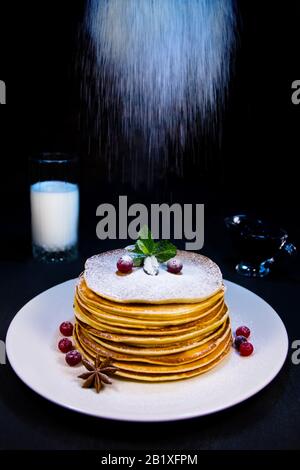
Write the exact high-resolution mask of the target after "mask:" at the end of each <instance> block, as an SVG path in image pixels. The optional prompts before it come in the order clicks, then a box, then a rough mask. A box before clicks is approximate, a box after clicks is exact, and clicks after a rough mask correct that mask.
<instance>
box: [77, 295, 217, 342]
mask: <svg viewBox="0 0 300 470" xmlns="http://www.w3.org/2000/svg"><path fill="white" fill-rule="evenodd" d="M224 308H225V304H224V300H220V301H219V302H218V303H217V304H216V305H214V306H213V307H212V308H211V309H210V310H209V311H208V312H207V314H206V315H203V316H202V315H201V316H200V318H197V319H196V320H193V319H189V318H187V319H185V322H184V323H181V324H179V325H178V324H175V325H170V324H167V325H166V326H164V323H163V322H161V323H162V324H161V325H160V326H149V324H147V325H145V327H143V325H142V324H141V322H140V323H139V324H138V325H133V326H135V327H133V328H131V327H129V326H124V325H122V326H118V325H116V324H115V323H113V324H111V323H109V319H108V318H105V317H104V318H103V317H101V318H99V317H98V316H95V315H93V313H92V312H89V311H88V310H87V309H86V308H84V307H83V306H82V305H79V304H78V303H77V300H76V299H75V301H74V312H75V316H76V318H77V319H78V321H80V322H82V323H85V324H86V325H88V326H90V327H91V328H95V329H96V330H99V331H100V332H103V333H105V334H106V333H120V334H121V335H122V337H123V336H124V335H126V334H127V335H128V334H129V335H133V336H143V335H145V336H149V331H151V335H152V336H168V335H175V334H183V333H187V332H189V331H193V330H196V329H197V330H199V328H200V327H201V325H202V324H204V323H207V322H208V321H213V320H214V319H216V318H217V317H218V316H219V315H220V312H222V311H223V310H224Z"/></svg>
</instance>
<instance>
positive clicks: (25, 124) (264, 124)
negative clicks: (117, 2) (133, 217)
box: [0, 0, 300, 449]
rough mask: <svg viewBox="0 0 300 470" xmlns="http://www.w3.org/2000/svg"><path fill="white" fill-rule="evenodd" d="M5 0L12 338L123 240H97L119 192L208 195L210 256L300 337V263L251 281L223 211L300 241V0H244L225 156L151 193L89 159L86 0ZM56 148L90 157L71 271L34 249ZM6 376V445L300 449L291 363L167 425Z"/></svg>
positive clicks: (3, 223)
mask: <svg viewBox="0 0 300 470" xmlns="http://www.w3.org/2000/svg"><path fill="white" fill-rule="evenodd" d="M3 3H4V2H2V4H1V12H0V79H1V80H4V81H5V82H6V86H7V105H5V106H0V136H1V138H0V156H1V166H0V197H1V199H0V200H1V203H0V206H1V219H0V241H1V245H0V260H1V270H0V276H1V283H0V284H1V290H2V293H1V299H3V305H2V307H3V323H2V325H1V338H0V339H4V337H5V332H6V330H7V327H8V324H9V322H10V320H11V318H12V317H13V315H14V313H16V312H17V310H18V309H19V308H20V307H21V306H22V305H23V304H24V303H25V301H27V300H29V299H30V298H31V297H32V296H33V295H35V294H37V293H38V292H41V291H42V290H44V289H45V288H47V287H50V286H51V285H55V284H56V283H58V282H61V281H63V280H66V279H69V278H70V277H74V276H76V274H77V273H78V272H80V270H81V269H82V263H83V261H84V259H85V257H86V256H88V255H90V254H93V253H95V252H96V251H102V250H104V249H107V248H108V247H110V246H116V245H115V244H114V243H110V242H99V241H98V240H97V239H96V234H95V226H96V217H95V210H96V207H97V205H98V204H100V203H102V202H111V201H114V200H115V198H116V197H117V196H118V195H119V194H128V195H129V196H130V198H131V200H132V201H137V202H143V201H146V202H150V201H152V200H159V201H166V202H169V201H173V202H174V201H179V202H185V201H191V202H194V203H205V205H206V237H205V240H206V241H205V246H204V253H206V254H208V255H210V256H212V257H213V258H214V259H215V260H216V261H217V262H218V263H219V264H220V266H221V268H222V270H223V272H224V274H225V276H226V277H227V278H229V279H231V280H235V281H236V282H238V283H240V284H244V285H246V286H247V287H249V288H251V289H252V290H254V291H255V292H257V293H259V294H260V295H262V297H264V298H265V299H266V300H268V301H269V302H270V303H271V304H272V305H273V306H274V307H275V308H276V309H277V310H278V311H279V313H280V314H281V315H282V317H283V318H284V321H285V322H286V324H287V328H288V331H289V334H290V336H291V339H296V338H297V337H299V334H300V325H299V320H298V318H297V315H298V307H297V300H298V296H297V293H298V292H299V266H298V260H296V261H295V260H294V261H293V262H291V263H290V264H289V263H285V262H283V263H282V265H281V266H279V268H278V270H276V271H275V272H274V273H273V275H272V276H271V277H270V278H268V279H264V280H247V281H246V280H244V279H241V278H239V277H238V276H237V275H236V274H235V273H234V271H233V259H232V256H233V254H232V253H231V251H230V246H229V245H228V244H227V239H226V234H225V231H224V227H223V223H222V217H223V216H224V215H226V214H229V213H233V212H243V211H245V210H249V211H251V212H255V213H257V214H266V215H268V216H269V217H272V218H273V219H274V220H276V221H278V223H280V224H281V225H283V226H284V227H285V228H287V230H288V231H289V233H290V235H291V239H292V240H293V241H294V242H295V243H297V242H298V245H299V239H300V231H299V222H298V220H299V205H298V204H299V197H298V192H299V189H298V188H299V172H298V165H297V164H298V156H299V134H298V132H299V129H298V128H299V120H300V105H299V106H295V105H293V104H292V102H291V94H292V90H291V84H292V82H293V81H294V80H296V79H299V78H300V63H299V39H300V38H299V36H300V32H299V25H300V3H299V2H298V1H297V0H289V1H286V2H274V1H263V2H262V1H258V0H253V1H251V0H239V1H238V5H239V11H240V16H241V19H240V20H241V21H240V30H239V47H238V51H237V57H236V63H235V71H234V74H233V78H232V82H231V87H230V99H229V101H228V104H227V108H226V112H225V115H224V120H223V141H222V146H221V150H220V151H218V155H217V159H215V161H216V162H217V163H216V164H214V165H212V166H207V167H205V166H204V167H203V165H202V164H201V154H199V160H198V163H195V164H194V165H192V164H191V163H190V162H189V164H188V165H185V174H184V177H183V178H177V177H174V174H173V171H172V167H171V166H170V172H169V174H165V175H163V177H162V178H161V179H160V180H158V181H156V182H155V185H154V186H153V188H151V189H147V191H145V190H144V188H143V187H139V188H138V189H135V188H133V187H132V186H131V185H130V182H129V183H127V184H126V185H124V184H122V183H121V182H120V181H119V180H118V175H115V178H114V180H113V181H112V182H108V180H107V173H106V169H105V167H104V166H103V165H102V164H101V165H99V162H97V161H96V160H95V159H94V158H93V156H92V155H91V156H87V148H86V140H85V138H84V136H83V135H82V134H81V132H80V129H79V127H78V123H79V112H80V99H79V85H80V76H79V77H78V76H76V74H75V60H76V57H78V52H79V51H78V31H79V28H80V25H81V22H82V18H83V14H84V9H85V4H86V2H85V1H83V0H82V1H81V0H78V1H67V0H61V1H57V0H52V1H50V0H44V1H42V2H38V1H36V2H33V1H31V2H21V1H19V2H13V3H10V2H6V4H5V5H3ZM47 150H50V151H52V150H54V151H68V152H75V153H77V154H79V156H80V159H81V160H80V161H81V164H80V169H81V197H82V201H81V203H82V211H81V258H80V259H79V260H78V262H76V263H73V264H71V265H67V266H63V267H57V266H56V267H53V266H52V267H47V268H45V267H41V266H39V265H37V264H35V263H34V262H32V261H31V257H30V223H29V220H30V218H29V204H28V157H29V156H30V155H32V154H33V153H36V152H40V151H47ZM116 244H117V243H116ZM0 373H1V376H2V375H3V381H1V387H0V396H1V399H2V401H1V403H2V404H1V405H0V406H1V407H2V408H3V410H2V416H3V418H2V419H1V427H0V429H1V431H0V432H1V434H0V446H1V448H34V449H35V448H50V449H51V448H52V449H55V448H58V449H62V448H67V449H73V448H74V449H76V448H80V449H81V448H93V449H95V448H105V446H107V447H112V448H120V447H121V448H127V447H130V446H133V447H134V446H135V444H134V442H135V441H136V446H137V447H139V448H143V447H146V446H147V445H150V444H151V443H152V441H153V442H154V444H153V446H154V447H157V446H160V447H161V448H164V447H169V448H171V447H175V448H176V447H182V448H189V447H190V448H195V447H197V448H210V449H213V448H232V449H234V448H243V447H245V448H265V447H269V448H276V447H277V448H278V447H279V448H295V447H297V448H298V447H299V444H300V442H299V435H300V429H299V424H298V423H299V398H298V396H299V391H300V385H299V381H300V379H299V371H298V370H297V367H295V366H292V365H291V364H290V361H289V363H288V364H287V365H286V366H285V369H284V370H283V371H282V372H281V374H280V375H279V377H278V378H277V379H276V380H275V382H274V384H272V386H270V387H268V388H267V389H266V390H265V391H263V392H261V393H260V395H259V396H258V397H254V398H252V399H251V400H249V401H247V402H246V403H244V404H242V405H240V406H239V407H235V408H234V409H233V410H230V411H226V412H224V413H221V414H220V415H215V416H212V417H208V418H204V419H202V420H193V421H190V422H188V423H185V424H180V425H178V426H169V425H163V426H160V427H159V431H158V428H157V426H134V425H127V424H115V423H107V422H102V421H99V420H92V419H89V418H85V417H82V416H80V417H78V416H77V415H73V414H72V413H69V412H67V411H65V410H60V409H58V408H56V407H54V406H53V405H51V404H49V403H46V402H45V401H44V400H42V398H39V397H37V396H35V395H34V394H33V393H32V392H31V391H30V390H28V389H27V388H26V387H25V386H24V385H22V384H21V383H20V382H19V380H18V379H17V378H16V377H15V376H14V375H13V374H12V372H11V370H10V369H9V366H7V367H2V366H1V370H0ZM99 423H100V424H99ZM245 423H248V424H247V426H248V428H247V430H245V429H244V428H245V426H246V424H245ZM239 427H242V428H243V430H242V431H240V430H239ZM100 428H101V429H102V430H100ZM104 429H105V432H104ZM125 435H126V436H125ZM154 435H155V437H154ZM247 436H248V437H249V439H248V437H247Z"/></svg>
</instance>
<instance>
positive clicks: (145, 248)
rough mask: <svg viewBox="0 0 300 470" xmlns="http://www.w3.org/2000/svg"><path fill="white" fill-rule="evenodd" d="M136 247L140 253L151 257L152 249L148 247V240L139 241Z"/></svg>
mask: <svg viewBox="0 0 300 470" xmlns="http://www.w3.org/2000/svg"><path fill="white" fill-rule="evenodd" d="M136 246H137V249H138V251H139V252H142V253H143V254H144V255H145V256H149V255H151V247H150V246H148V244H147V240H137V242H136ZM149 248H150V249H149Z"/></svg>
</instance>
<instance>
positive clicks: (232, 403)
mask: <svg viewBox="0 0 300 470" xmlns="http://www.w3.org/2000/svg"><path fill="white" fill-rule="evenodd" d="M76 281H77V278H72V279H69V280H67V281H64V282H62V283H59V284H56V285H54V286H52V287H50V288H49V289H46V290H44V291H42V292H40V293H39V294H37V295H36V296H34V297H33V298H32V299H30V300H29V301H28V302H26V303H25V304H24V305H23V306H22V307H21V308H20V309H19V310H18V312H17V313H16V314H15V315H14V317H13V319H12V320H11V322H10V324H9V327H8V329H7V333H6V338H5V345H6V356H7V359H8V361H9V364H10V366H11V368H12V370H13V371H14V373H15V374H16V375H17V377H18V378H19V379H20V380H21V381H22V382H23V383H24V384H25V385H26V386H27V387H28V388H29V389H31V390H32V391H33V392H34V393H36V394H38V395H39V396H40V397H42V398H44V399H46V400H48V401H49V402H50V403H53V404H55V405H58V406H60V407H63V408H65V409H67V410H70V411H74V412H76V413H80V414H82V415H86V416H92V417H94V418H98V419H107V420H110V421H122V422H132V423H159V422H175V421H182V420H186V419H194V418H201V417H202V416H203V417H204V416H208V415H212V414H215V413H218V412H220V411H225V410H227V409H229V408H232V407H234V406H236V405H239V404H240V403H242V402H244V401H246V400H248V399H249V398H251V397H253V396H254V395H256V394H257V393H259V392H260V391H261V390H263V389H264V388H265V387H267V386H268V385H269V384H270V383H271V382H272V381H273V380H274V379H275V377H276V376H277V375H278V374H279V372H280V371H281V369H282V368H283V366H284V364H285V362H286V359H287V355H288V351H289V338H288V333H287V330H286V327H285V325H284V323H283V321H282V319H281V317H280V315H279V314H278V313H277V312H276V310H275V309H274V308H273V307H272V306H271V305H270V304H269V303H268V302H267V301H266V300H264V299H263V298H262V297H260V296H259V295H258V294H256V293H255V292H253V291H251V290H250V289H247V288H246V287H244V286H241V285H240V284H237V283H235V282H232V281H229V280H227V279H224V283H225V286H226V287H229V288H230V285H233V286H235V287H238V288H239V289H242V290H243V291H246V292H247V293H250V294H251V295H253V296H255V297H257V298H258V299H259V301H260V302H263V303H265V304H266V305H267V306H268V307H269V308H271V309H272V311H273V314H275V315H276V316H277V320H278V321H279V323H280V324H281V327H282V333H283V334H284V344H283V345H282V350H283V349H285V351H284V352H283V354H282V358H281V360H280V361H279V362H277V367H275V369H274V370H272V371H271V372H270V374H268V375H267V376H266V378H265V380H264V381H262V382H261V383H260V384H259V386H258V387H257V388H255V391H253V390H252V389H250V391H249V393H246V394H245V395H243V397H241V398H238V399H233V400H232V401H230V402H229V403H227V404H226V405H219V406H217V407H214V409H213V410H211V409H210V408H208V409H207V412H203V411H201V412H197V411H195V412H191V411H188V412H182V413H178V415H177V416H176V417H172V416H169V417H168V416H167V417H163V416H159V417H155V416H153V415H152V416H151V417H149V418H147V419H145V418H143V417H139V416H136V417H131V416H127V417H126V416H122V417H112V416H108V415H107V416H105V415H99V413H96V412H95V413H93V412H92V411H88V410H84V409H82V407H76V406H73V405H68V404H67V403H62V402H61V401H58V400H56V399H55V398H53V396H51V395H50V394H49V395H47V394H44V393H42V392H41V391H39V390H38V387H36V386H35V385H34V384H32V383H31V382H30V380H28V379H27V378H26V376H24V375H22V373H21V372H20V368H18V365H16V364H15V363H14V359H12V357H13V354H11V351H12V347H13V346H10V345H11V344H12V345H13V341H11V340H10V338H11V337H12V335H13V328H14V323H15V322H16V321H17V320H18V317H19V315H22V311H23V310H25V309H26V308H28V305H29V304H30V303H31V302H33V301H35V300H36V299H38V298H39V297H41V296H43V295H44V294H47V293H48V292H49V291H51V290H54V289H56V288H57V287H59V286H63V285H65V284H75V283H76Z"/></svg>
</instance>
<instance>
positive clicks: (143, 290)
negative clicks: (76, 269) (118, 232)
mask: <svg viewBox="0 0 300 470" xmlns="http://www.w3.org/2000/svg"><path fill="white" fill-rule="evenodd" d="M124 254H128V252H127V251H126V250H122V249H121V250H113V251H107V252H105V253H101V254H99V255H96V256H92V257H91V258H89V259H88V260H87V261H86V263H85V271H84V279H85V282H86V284H87V286H88V288H89V289H91V290H92V291H93V292H95V293H96V294H97V295H100V296H101V297H103V298H105V299H109V300H112V301H114V302H119V303H146V304H167V303H195V302H201V301H203V300H205V299H207V298H209V297H211V296H213V295H214V294H216V293H217V292H218V291H219V290H220V289H222V285H223V279H222V273H221V271H220V269H219V267H218V266H217V265H216V264H215V263H214V262H213V261H212V260H210V259H209V258H207V257H205V256H202V255H199V254H198V253H193V252H188V251H180V250H178V251H177V257H178V258H180V259H181V261H182V263H183V269H182V272H181V273H180V274H171V273H169V272H168V271H167V268H166V265H165V264H161V265H160V270H159V274H158V275H157V276H149V275H148V274H146V273H145V272H144V270H143V268H134V269H133V270H132V272H131V273H129V274H121V273H119V272H118V271H117V268H116V265H117V261H118V259H119V258H120V256H122V255H124Z"/></svg>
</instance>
